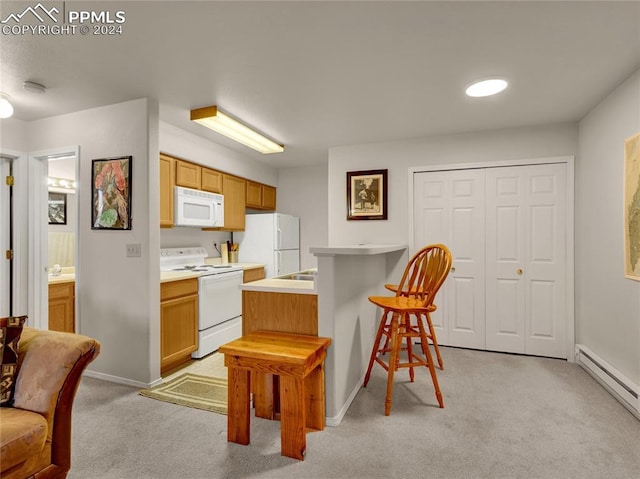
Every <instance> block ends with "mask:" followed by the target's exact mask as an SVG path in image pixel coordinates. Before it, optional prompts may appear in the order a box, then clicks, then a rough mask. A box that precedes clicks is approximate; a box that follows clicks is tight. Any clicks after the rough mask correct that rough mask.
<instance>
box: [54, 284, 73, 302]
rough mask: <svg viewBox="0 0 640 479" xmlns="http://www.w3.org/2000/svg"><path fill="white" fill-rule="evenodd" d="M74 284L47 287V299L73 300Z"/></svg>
mask: <svg viewBox="0 0 640 479" xmlns="http://www.w3.org/2000/svg"><path fill="white" fill-rule="evenodd" d="M74 292H75V283H73V282H72V283H57V284H50V285H49V299H67V298H69V297H71V298H73V296H74Z"/></svg>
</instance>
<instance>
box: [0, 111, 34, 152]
mask: <svg viewBox="0 0 640 479" xmlns="http://www.w3.org/2000/svg"><path fill="white" fill-rule="evenodd" d="M28 131H29V124H28V123H27V122H26V121H22V120H16V119H15V118H5V119H3V120H0V149H1V150H17V151H23V152H26V151H29V150H28V144H29V139H28Z"/></svg>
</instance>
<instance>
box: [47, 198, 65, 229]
mask: <svg viewBox="0 0 640 479" xmlns="http://www.w3.org/2000/svg"><path fill="white" fill-rule="evenodd" d="M48 204H49V224H50V225H66V224H67V194H66V193H56V192H54V191H50V192H49V203H48Z"/></svg>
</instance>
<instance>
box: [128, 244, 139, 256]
mask: <svg viewBox="0 0 640 479" xmlns="http://www.w3.org/2000/svg"><path fill="white" fill-rule="evenodd" d="M140 256H142V245H141V244H140V243H130V244H127V258H139V257H140Z"/></svg>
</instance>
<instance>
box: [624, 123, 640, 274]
mask: <svg viewBox="0 0 640 479" xmlns="http://www.w3.org/2000/svg"><path fill="white" fill-rule="evenodd" d="M624 276H625V278H629V279H633V280H635V281H640V133H637V134H636V135H633V136H632V137H631V138H627V140H626V141H625V142H624Z"/></svg>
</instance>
